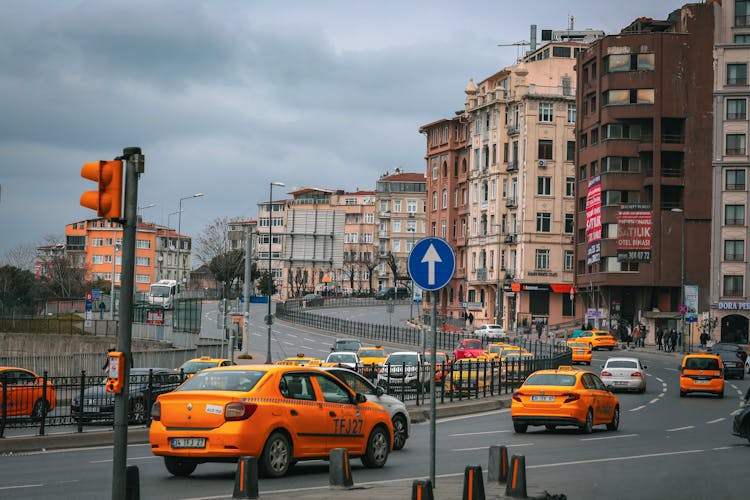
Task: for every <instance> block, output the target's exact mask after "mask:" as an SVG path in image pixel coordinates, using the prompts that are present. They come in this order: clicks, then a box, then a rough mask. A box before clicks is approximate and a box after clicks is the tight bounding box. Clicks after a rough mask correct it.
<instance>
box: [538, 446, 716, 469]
mask: <svg viewBox="0 0 750 500" xmlns="http://www.w3.org/2000/svg"><path fill="white" fill-rule="evenodd" d="M706 451H708V450H685V451H665V452H663V453H648V454H645V455H631V456H628V457H611V458H592V459H590V460H575V461H573V462H558V463H556V464H540V465H527V466H526V468H527V469H547V468H550V467H564V466H568V465H582V464H595V463H598V462H622V461H624V460H638V459H641V458H657V457H669V456H674V455H689V454H693V453H705V452H706Z"/></svg>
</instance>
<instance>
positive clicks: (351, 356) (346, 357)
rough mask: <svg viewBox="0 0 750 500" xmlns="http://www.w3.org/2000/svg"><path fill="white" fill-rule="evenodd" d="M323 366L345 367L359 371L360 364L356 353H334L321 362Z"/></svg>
mask: <svg viewBox="0 0 750 500" xmlns="http://www.w3.org/2000/svg"><path fill="white" fill-rule="evenodd" d="M323 366H345V367H346V368H351V369H352V370H359V368H360V367H361V366H362V363H361V362H360V361H359V356H357V353H356V352H347V351H334V352H332V353H331V354H329V355H328V357H327V358H326V360H325V361H324V362H323Z"/></svg>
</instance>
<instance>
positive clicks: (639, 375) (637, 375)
mask: <svg viewBox="0 0 750 500" xmlns="http://www.w3.org/2000/svg"><path fill="white" fill-rule="evenodd" d="M630 376H631V377H643V374H642V373H641V372H633V373H631V374H630Z"/></svg>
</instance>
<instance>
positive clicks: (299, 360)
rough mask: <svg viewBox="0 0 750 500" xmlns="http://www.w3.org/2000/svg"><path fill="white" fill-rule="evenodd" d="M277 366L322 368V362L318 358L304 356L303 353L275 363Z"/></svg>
mask: <svg viewBox="0 0 750 500" xmlns="http://www.w3.org/2000/svg"><path fill="white" fill-rule="evenodd" d="M276 364H277V365H282V366H283V365H287V366H322V365H323V360H322V359H320V358H311V357H309V356H305V354H304V353H299V354H297V355H296V356H291V357H289V358H284V359H282V360H281V361H277V362H276Z"/></svg>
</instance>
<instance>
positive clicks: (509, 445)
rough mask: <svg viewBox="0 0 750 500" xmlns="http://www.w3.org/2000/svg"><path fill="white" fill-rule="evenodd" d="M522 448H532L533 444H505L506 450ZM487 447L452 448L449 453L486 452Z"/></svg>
mask: <svg viewBox="0 0 750 500" xmlns="http://www.w3.org/2000/svg"><path fill="white" fill-rule="evenodd" d="M522 446H534V443H518V444H506V445H505V447H506V448H520V447H522ZM489 448H490V447H489V446H477V447H475V448H454V449H452V450H451V451H477V450H488V449H489Z"/></svg>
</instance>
